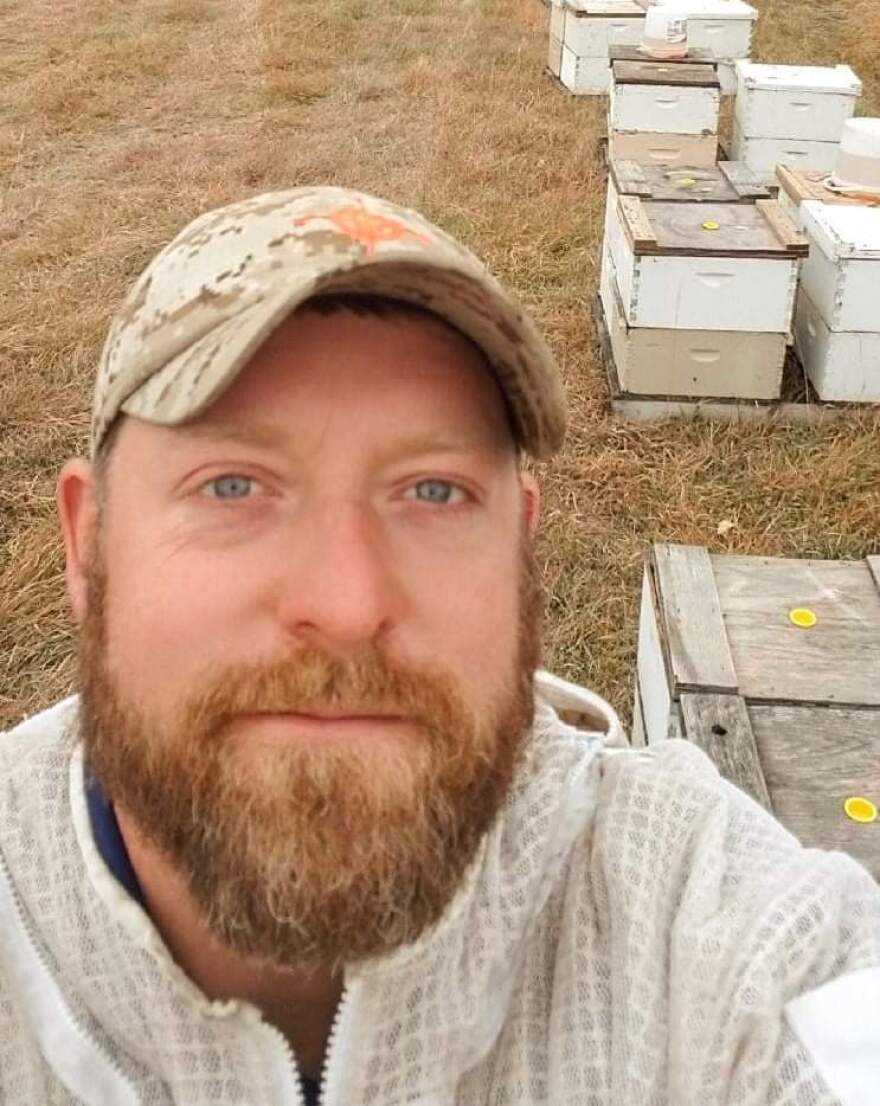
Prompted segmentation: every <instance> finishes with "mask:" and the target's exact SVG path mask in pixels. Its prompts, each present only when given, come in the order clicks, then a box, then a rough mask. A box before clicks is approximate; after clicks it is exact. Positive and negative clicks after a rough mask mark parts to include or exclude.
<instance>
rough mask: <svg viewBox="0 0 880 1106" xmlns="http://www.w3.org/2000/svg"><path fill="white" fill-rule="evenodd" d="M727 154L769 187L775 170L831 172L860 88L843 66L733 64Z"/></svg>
mask: <svg viewBox="0 0 880 1106" xmlns="http://www.w3.org/2000/svg"><path fill="white" fill-rule="evenodd" d="M736 77H737V94H736V108H735V112H734V130H733V145H732V147H731V154H732V156H733V157H734V158H736V159H737V160H738V161H744V162H745V163H746V165H748V166H749V167H750V168H751V169H752V170H753V171H754V172H755V173H757V174H759V175H761V176H762V177H763V178H764V179H765V180H768V181H772V180H773V179H774V172H775V169H776V166H777V165H780V164H783V165H790V166H794V167H796V168H805V169H821V170H825V171H826V172H830V171H831V170H832V169H833V168H834V162H835V158H836V156H837V148H838V144H839V142H840V136H841V132H842V131H843V126H844V123H845V122H846V120H847V119H849V118H850V116H851V115H852V114H853V111H854V109H855V104H856V100H857V98H858V97H859V95H860V94H861V90H862V85H861V82H860V81H859V79H858V77H857V76H856V75H855V73H854V72H853V71H852V69H850V67H849V66H848V65H835V66H801V65H756V64H754V63H752V62H742V61H741V62H737V65H736Z"/></svg>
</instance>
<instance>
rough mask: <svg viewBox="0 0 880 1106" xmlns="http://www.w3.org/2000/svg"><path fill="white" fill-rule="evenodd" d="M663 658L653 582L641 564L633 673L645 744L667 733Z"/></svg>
mask: <svg viewBox="0 0 880 1106" xmlns="http://www.w3.org/2000/svg"><path fill="white" fill-rule="evenodd" d="M666 664H667V661H666V658H665V656H664V653H663V646H662V644H661V642H660V630H659V625H658V614H657V608H656V596H655V593H654V582H653V578H652V575H651V570H650V566H648V565H645V572H644V576H643V579H642V605H641V611H640V614H639V645H638V654H637V657H636V672H637V679H638V685H639V695H640V698H641V703H642V719H643V722H644V728H645V743H646V744H647V745H653V744H655V743H656V742H658V741H665V740H666V738H667V737H668V736H669V715H670V711H671V710H672V695H671V693H670V690H669V675H668V672H667V667H666Z"/></svg>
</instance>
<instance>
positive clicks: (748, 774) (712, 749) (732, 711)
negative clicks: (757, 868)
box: [681, 692, 773, 812]
mask: <svg viewBox="0 0 880 1106" xmlns="http://www.w3.org/2000/svg"><path fill="white" fill-rule="evenodd" d="M681 713H682V717H683V719H684V734H685V737H686V738H687V739H688V740H689V741H692V742H693V743H694V744H695V745H699V747H700V748H701V749H702V750H703V751H704V752H705V753H706V754H707V755H708V756H709V757H710V758H711V760H712V761H713V762H714V763H715V765H716V766H717V768H718V771H719V772H720V773H721V775H722V776H724V777H725V779H728V780H730V782H731V783H733V784H735V785H736V786H737V787H739V788H740V789H741V790H743V791H745V792H746V794H747V795H751V797H752V798H753V799H754V800H755V802H758V803H760V804H761V806H763V807H764V808H765V809H767V810H769V811H771V812H772V811H773V806H772V805H771V802H770V795H769V793H768V791H767V785H766V783H765V782H764V775H763V773H762V771H761V762H760V760H759V758H758V750H757V747H756V745H755V735H754V734H753V733H752V726H751V722H750V721H749V712H748V710H747V708H746V703H745V700H744V699H743V698H742V697H741V696H739V695H704V694H697V693H692V692H683V693H682V696H681Z"/></svg>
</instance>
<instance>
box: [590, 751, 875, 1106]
mask: <svg viewBox="0 0 880 1106" xmlns="http://www.w3.org/2000/svg"><path fill="white" fill-rule="evenodd" d="M601 774H602V780H601V784H600V788H599V806H598V810H597V816H596V823H595V834H594V840H593V850H592V861H591V865H592V871H591V876H592V884H593V890H594V894H596V895H597V897H598V899H599V901H600V909H601V911H602V913H603V915H604V918H603V923H602V924H603V928H604V929H605V932H606V933H607V934H608V945H609V950H608V951H609V960H610V964H611V993H612V1018H613V1019H614V1021H615V1026H616V1029H617V1032H616V1034H615V1040H616V1042H617V1045H616V1046H615V1047H619V1045H620V1044H621V1042H624V1043H628V1044H629V1047H630V1048H635V1049H638V1047H639V1046H638V1045H637V1044H636V1043H635V1042H634V1040H633V1032H632V1031H633V1022H634V1020H635V1021H639V1020H641V1021H642V1022H643V1023H644V1025H645V1027H646V1029H648V1030H649V1032H645V1033H643V1034H642V1037H643V1040H646V1041H647V1042H648V1047H649V1048H653V1050H654V1052H655V1056H654V1059H653V1065H654V1066H653V1068H652V1065H646V1070H657V1071H659V1072H661V1073H662V1074H661V1076H660V1083H662V1084H663V1085H662V1086H661V1085H657V1086H656V1087H654V1088H653V1091H654V1092H655V1093H656V1094H657V1095H658V1098H657V1101H662V1102H668V1103H670V1104H672V1103H674V1104H675V1106H707V1104H712V1106H716V1104H717V1106H722V1104H724V1106H865V1103H867V1102H874V1101H876V1102H880V887H878V885H877V884H876V882H875V881H874V880H873V879H872V878H871V876H870V874H869V873H868V872H867V871H866V870H865V869H864V868H862V867H861V866H860V865H859V864H857V863H856V862H855V861H854V860H853V859H851V858H850V857H848V856H845V855H843V854H842V853H826V852H822V851H820V850H815V849H805V848H803V847H802V846H801V845H800V844H799V843H798V842H797V841H796V840H795V838H794V837H792V836H791V834H789V833H788V832H787V831H786V830H785V829H783V827H782V826H781V825H780V824H779V823H778V822H777V821H776V820H775V819H773V818H772V817H771V816H770V815H769V814H768V813H767V812H766V811H764V810H763V809H762V808H761V807H759V806H758V805H757V804H756V803H754V802H753V801H752V800H751V799H750V798H749V797H748V796H746V795H745V794H744V793H742V792H741V791H739V790H738V789H737V788H735V787H734V786H732V785H731V784H729V783H728V782H727V781H725V780H723V779H722V778H721V777H720V776H719V775H718V773H717V772H716V770H715V768H714V766H713V765H712V764H711V762H710V761H709V760H708V758H706V757H705V756H704V755H703V753H701V752H700V751H699V750H698V749H696V748H695V747H694V746H693V745H690V744H689V743H687V742H682V741H668V742H664V743H662V744H661V745H658V746H655V747H653V748H652V749H650V750H647V751H644V752H638V753H636V752H623V753H618V754H614V753H608V754H606V755H605V757H604V762H603V764H602V768H601ZM651 1042H653V1044H651ZM624 1047H625V1046H624ZM612 1067H613V1072H614V1073H616V1074H615V1075H613V1076H612V1078H613V1079H614V1078H616V1077H617V1073H619V1076H620V1079H621V1080H624V1081H625V1079H626V1075H625V1074H624V1072H625V1064H624V1061H623V1057H622V1056H621V1058H619V1060H618V1062H617V1063H616V1064H614V1065H612ZM619 1090H620V1091H621V1092H622V1091H623V1090H624V1087H623V1084H622V1083H621V1085H620V1086H619ZM616 1100H617V1098H616V1096H614V1095H613V1096H612V1101H616ZM652 1101H653V1099H652Z"/></svg>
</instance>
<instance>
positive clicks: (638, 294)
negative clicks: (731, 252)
mask: <svg viewBox="0 0 880 1106" xmlns="http://www.w3.org/2000/svg"><path fill="white" fill-rule="evenodd" d="M612 216H613V217H612V220H611V225H610V227H609V234H608V239H607V241H608V249H609V251H610V253H611V259H612V261H613V262H614V268H615V271H616V272H617V283H618V288H619V290H620V297H621V300H622V301H623V309H624V315H625V318H626V321H627V323H628V324H629V325H630V326H649V327H670V328H684V329H690V330H741V331H753V332H756V333H757V332H759V331H760V332H765V333H766V332H775V333H777V334H780V333H788V331H789V330H790V329H791V317H792V312H793V309H794V292H795V287H796V284H797V260H796V259H794V258H759V257H705V256H703V257H684V256H679V255H674V256H668V255H667V256H653V255H638V256H637V255H636V254H634V252H633V249H632V246H631V245H630V242H629V239H628V238H627V236H626V232H625V231H624V229H623V226H622V224H621V221H620V215H619V213H618V212H617V211H614V212H613V213H612Z"/></svg>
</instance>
